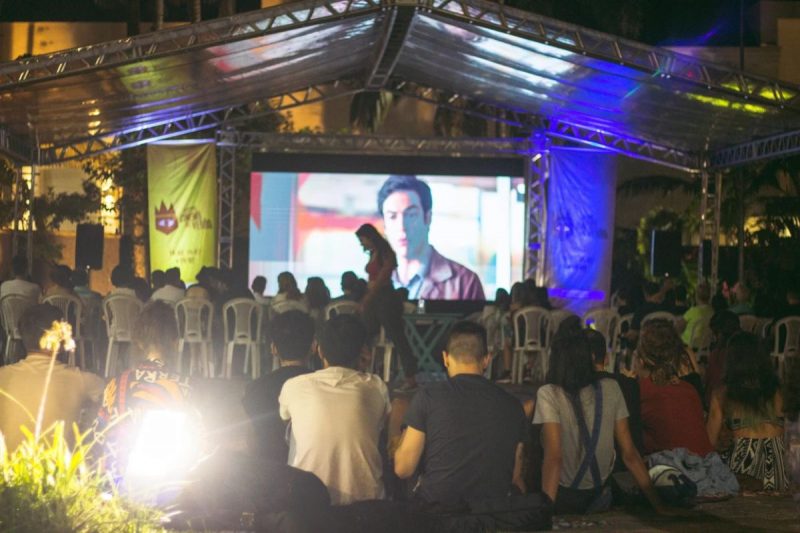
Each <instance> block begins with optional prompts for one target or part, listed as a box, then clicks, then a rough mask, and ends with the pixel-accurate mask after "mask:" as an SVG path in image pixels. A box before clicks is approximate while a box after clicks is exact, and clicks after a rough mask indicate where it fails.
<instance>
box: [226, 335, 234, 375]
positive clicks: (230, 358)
mask: <svg viewBox="0 0 800 533" xmlns="http://www.w3.org/2000/svg"><path fill="white" fill-rule="evenodd" d="M234 347H235V345H234V344H233V343H232V342H229V343H227V345H226V346H225V378H227V379H231V373H232V368H231V367H232V366H233V349H234Z"/></svg>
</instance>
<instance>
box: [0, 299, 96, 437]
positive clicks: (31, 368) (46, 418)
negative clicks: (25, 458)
mask: <svg viewBox="0 0 800 533" xmlns="http://www.w3.org/2000/svg"><path fill="white" fill-rule="evenodd" d="M61 318H62V317H61V312H60V311H59V310H58V309H56V308H55V307H53V306H52V305H49V304H37V305H34V306H33V307H30V308H28V309H27V310H26V311H25V312H24V313H23V314H22V316H21V317H20V320H19V330H20V334H21V335H22V342H23V344H24V345H25V349H26V350H27V352H28V355H27V357H26V358H25V359H23V360H22V361H19V362H17V363H14V364H11V365H6V366H3V367H0V390H2V391H3V392H4V393H5V394H2V395H0V432H2V436H3V438H4V439H5V445H6V448H7V449H8V450H9V451H13V450H15V449H16V448H17V446H19V444H20V443H22V442H23V441H24V436H23V434H22V431H21V430H20V426H26V427H27V428H28V429H29V430H30V431H31V432H33V431H34V427H35V424H36V421H35V420H34V419H32V418H31V417H32V416H36V414H37V412H38V410H39V405H40V403H41V401H42V397H43V395H44V394H45V392H46V396H44V398H45V404H44V412H43V418H42V425H41V427H42V429H47V428H48V427H50V426H51V425H52V424H53V423H55V422H57V421H60V420H61V421H64V422H65V425H66V427H65V435H67V438H68V439H70V440H71V439H72V436H73V432H72V424H73V423H76V422H78V420H79V418H80V414H81V410H82V409H83V408H87V407H91V406H92V405H93V404H94V405H96V404H97V403H99V402H100V398H101V395H102V393H103V387H104V386H105V383H104V381H103V380H102V379H101V378H100V377H98V376H96V375H94V374H92V373H90V372H83V371H81V370H79V369H78V368H75V367H69V366H67V365H65V364H63V363H61V362H59V361H58V359H56V361H55V362H54V366H53V373H52V375H51V376H50V384H49V387H48V389H47V391H45V388H44V387H45V382H46V380H47V373H48V370H49V368H50V361H51V359H52V353H49V352H48V350H46V349H44V348H42V347H41V345H40V341H41V339H42V337H43V335H44V334H45V332H46V331H47V330H48V329H50V328H51V327H52V325H53V322H57V321H60V320H61ZM12 398H13V400H12Z"/></svg>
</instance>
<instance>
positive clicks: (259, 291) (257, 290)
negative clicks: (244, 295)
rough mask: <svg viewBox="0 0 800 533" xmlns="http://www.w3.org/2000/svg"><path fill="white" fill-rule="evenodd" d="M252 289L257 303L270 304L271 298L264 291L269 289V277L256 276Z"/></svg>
mask: <svg viewBox="0 0 800 533" xmlns="http://www.w3.org/2000/svg"><path fill="white" fill-rule="evenodd" d="M250 290H251V291H252V293H253V298H255V299H256V302H257V303H260V304H269V301H270V298H269V297H267V296H265V295H264V291H265V290H267V278H265V277H264V276H256V277H254V278H253V282H252V283H251V284H250Z"/></svg>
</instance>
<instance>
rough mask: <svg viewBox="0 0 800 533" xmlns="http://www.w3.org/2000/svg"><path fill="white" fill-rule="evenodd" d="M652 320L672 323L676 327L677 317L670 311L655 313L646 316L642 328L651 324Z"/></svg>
mask: <svg viewBox="0 0 800 533" xmlns="http://www.w3.org/2000/svg"><path fill="white" fill-rule="evenodd" d="M651 320H668V321H670V322H672V324H673V325H674V324H675V320H676V317H675V315H673V314H672V313H670V312H668V311H654V312H652V313H649V314H647V315H645V316H644V318H642V323H641V326H640V328H643V327H644V325H645V324H647V323H648V322H650V321H651Z"/></svg>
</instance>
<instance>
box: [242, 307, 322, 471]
mask: <svg viewBox="0 0 800 533" xmlns="http://www.w3.org/2000/svg"><path fill="white" fill-rule="evenodd" d="M270 333H271V336H272V347H271V348H272V355H273V356H274V357H277V358H278V359H279V360H280V365H281V367H280V368H279V369H277V370H275V371H274V372H270V373H269V374H267V375H264V376H261V377H260V378H258V379H257V380H255V381H254V382H252V383H250V385H248V387H247V391H246V392H245V395H244V399H243V400H242V404H243V405H244V409H245V411H247V414H248V415H249V416H250V420H251V422H252V423H253V429H254V431H255V446H254V449H255V451H257V452H258V453H259V455H261V456H262V457H264V458H266V459H270V460H274V461H280V462H283V463H286V459H287V457H288V455H289V447H288V446H287V444H286V439H285V436H284V435H285V433H286V424H284V422H283V420H281V418H280V415H279V413H278V410H279V405H278V396H280V394H281V390H282V389H283V385H284V383H286V382H287V381H288V380H290V379H292V378H295V377H297V376H302V375H303V374H308V373H309V372H311V370H310V369H309V368H308V356H309V354H310V352H311V345H312V343H313V342H314V321H313V320H312V318H311V317H310V316H308V315H307V314H306V313H303V312H302V311H297V310H292V311H287V312H285V313H281V314H279V315H276V316H275V318H273V319H272V322H271V323H270Z"/></svg>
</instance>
